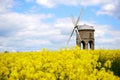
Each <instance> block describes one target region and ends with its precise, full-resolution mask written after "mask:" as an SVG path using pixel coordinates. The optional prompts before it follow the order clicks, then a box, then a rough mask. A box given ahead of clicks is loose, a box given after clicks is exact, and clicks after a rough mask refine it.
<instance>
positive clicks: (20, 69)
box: [0, 47, 120, 80]
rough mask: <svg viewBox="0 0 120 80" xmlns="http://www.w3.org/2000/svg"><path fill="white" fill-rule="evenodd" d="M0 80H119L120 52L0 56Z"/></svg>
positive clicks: (71, 51)
mask: <svg viewBox="0 0 120 80" xmlns="http://www.w3.org/2000/svg"><path fill="white" fill-rule="evenodd" d="M0 80H120V50H103V49H101V50H80V49H79V47H73V48H69V49H68V48H66V49H60V50H56V51H51V50H46V49H42V50H41V51H39V52H9V53H0Z"/></svg>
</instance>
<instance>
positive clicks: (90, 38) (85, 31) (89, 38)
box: [67, 10, 95, 50]
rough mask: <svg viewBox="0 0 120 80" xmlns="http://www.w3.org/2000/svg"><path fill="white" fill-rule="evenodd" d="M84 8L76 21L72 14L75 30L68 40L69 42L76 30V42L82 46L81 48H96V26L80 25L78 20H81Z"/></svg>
mask: <svg viewBox="0 0 120 80" xmlns="http://www.w3.org/2000/svg"><path fill="white" fill-rule="evenodd" d="M82 12H83V10H81V12H80V15H79V17H78V19H77V21H76V22H75V20H74V17H73V16H71V19H72V22H73V24H74V28H73V31H72V33H71V35H70V37H69V39H68V41H67V44H68V43H69V41H70V38H71V37H72V35H73V33H74V31H75V32H76V44H77V45H78V46H80V47H81V49H92V50H94V31H95V30H94V28H93V26H89V25H86V24H84V25H78V22H79V20H80V16H81V14H82Z"/></svg>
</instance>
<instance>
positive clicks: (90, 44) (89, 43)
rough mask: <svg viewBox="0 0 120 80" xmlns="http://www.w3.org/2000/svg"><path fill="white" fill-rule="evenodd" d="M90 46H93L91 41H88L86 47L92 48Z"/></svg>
mask: <svg viewBox="0 0 120 80" xmlns="http://www.w3.org/2000/svg"><path fill="white" fill-rule="evenodd" d="M92 46H93V41H88V49H89V50H90V49H92Z"/></svg>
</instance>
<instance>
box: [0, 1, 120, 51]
mask: <svg viewBox="0 0 120 80" xmlns="http://www.w3.org/2000/svg"><path fill="white" fill-rule="evenodd" d="M82 7H84V12H83V15H82V16H81V19H80V22H79V24H80V25H83V24H87V25H90V26H94V28H95V48H96V49H98V48H105V49H120V45H119V44H120V26H119V25H120V11H119V10H120V1H119V0H71V1H69V0H0V51H6V50H7V51H31V50H32V51H33V50H40V49H42V48H47V49H51V50H55V49H59V48H64V47H65V46H66V42H67V40H68V37H69V36H70V33H71V31H72V29H73V24H72V21H71V19H70V15H71V14H73V15H74V17H75V18H77V17H78V15H79V13H80V10H81V8H82ZM75 39H76V37H75V33H74V35H73V36H72V38H71V40H70V43H69V45H68V46H74V45H76V43H75V42H76V41H75Z"/></svg>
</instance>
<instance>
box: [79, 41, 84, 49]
mask: <svg viewBox="0 0 120 80" xmlns="http://www.w3.org/2000/svg"><path fill="white" fill-rule="evenodd" d="M80 48H81V49H82V50H83V49H85V42H84V41H81V42H80Z"/></svg>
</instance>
